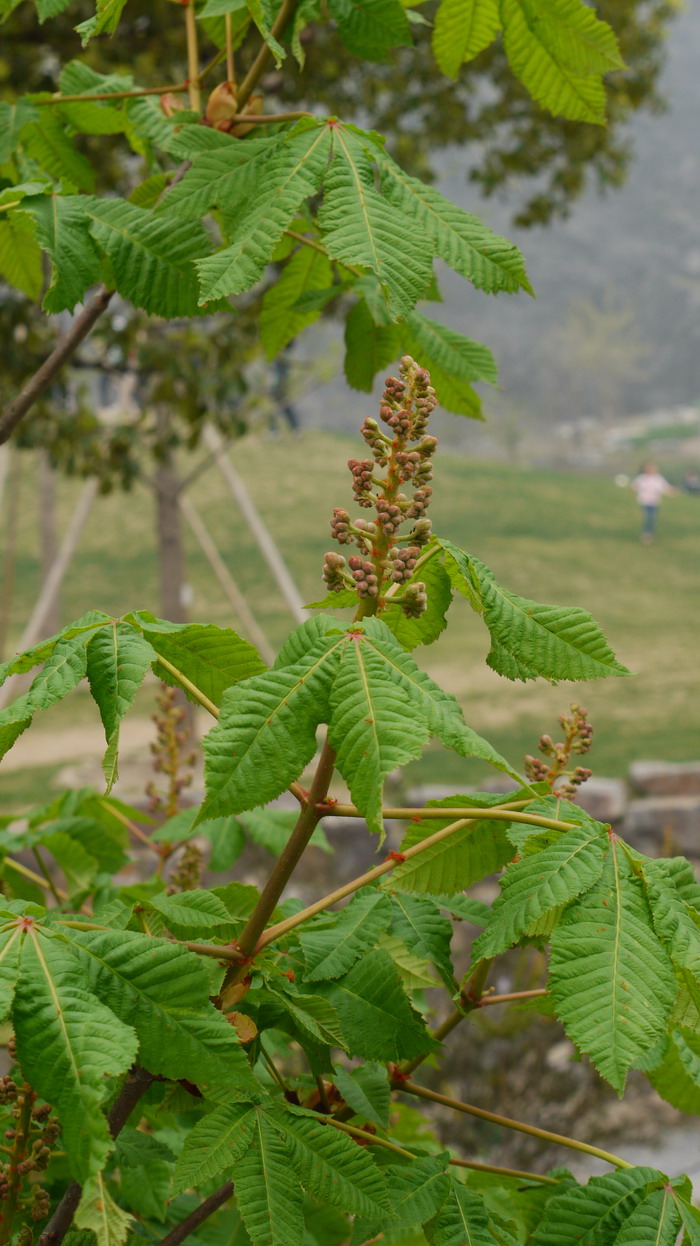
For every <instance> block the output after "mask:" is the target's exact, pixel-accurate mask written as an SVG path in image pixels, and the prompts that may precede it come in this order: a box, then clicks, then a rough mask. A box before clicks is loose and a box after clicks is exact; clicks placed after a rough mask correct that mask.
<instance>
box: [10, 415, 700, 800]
mask: <svg viewBox="0 0 700 1246" xmlns="http://www.w3.org/2000/svg"><path fill="white" fill-rule="evenodd" d="M357 451H358V447H357V445H356V443H355V442H354V441H352V440H350V439H345V438H341V437H337V436H333V435H331V434H327V433H315V432H306V433H305V434H304V435H303V436H302V437H299V438H292V437H288V436H283V437H280V438H279V439H276V440H263V439H255V438H252V437H251V438H247V439H246V440H245V441H244V442H241V443H240V445H239V446H238V447H237V450H236V461H237V463H238V466H239V468H240V470H241V471H242V473H243V474H244V476H245V479H246V480H247V482H248V485H249V487H250V489H251V492H252V494H253V496H254V498H255V500H256V502H257V503H258V505H259V507H260V510H261V512H262V514H263V516H264V518H265V519H266V521H267V523H268V524H269V526H270V528H271V530H272V531H273V533H274V534H275V536H276V538H277V540H278V542H279V545H280V548H281V550H282V553H283V555H284V557H285V558H286V559H287V561H288V564H289V566H290V568H291V570H292V572H293V574H294V575H295V577H296V578H297V581H298V583H299V585H300V588H301V591H302V593H303V594H304V595H305V599H307V600H313V599H314V598H316V597H318V596H319V595H320V594H321V592H322V584H321V581H320V568H321V561H322V556H323V552H324V550H325V549H328V548H331V544H330V540H329V536H328V518H329V515H330V512H331V509H332V507H333V506H334V505H342V506H348V507H350V504H351V492H350V477H349V473H348V472H347V469H346V467H345V460H346V458H347V456H348V454H349V453H353V454H354V453H357ZM186 466H187V467H189V466H191V464H188V465H186ZM24 475H25V491H24V500H23V506H22V522H21V536H20V546H21V548H20V558H19V562H18V567H17V586H18V587H17V597H16V600H15V603H14V612H13V640H14V641H16V639H17V637H18V635H19V631H20V629H21V626H22V623H23V621H24V620H25V619H26V617H27V615H28V613H29V610H30V608H31V605H32V602H33V600H34V596H35V593H36V590H37V586H38V567H37V556H36V532H37V513H36V497H35V487H34V478H33V475H32V467H31V464H30V460H26V461H25V467H24ZM435 486H436V488H435V503H434V508H433V521H434V526H435V528H436V530H438V531H439V532H441V533H443V534H445V535H447V536H449V537H450V538H451V539H452V540H453V541H455V542H456V543H457V544H459V545H461V546H463V547H464V548H465V549H468V550H470V551H472V552H474V553H476V554H478V556H479V557H480V558H481V559H483V561H485V562H486V563H487V564H488V565H489V566H491V567H492V568H493V570H494V572H495V573H496V575H497V577H498V578H499V579H500V580H501V582H502V583H503V584H505V585H506V586H508V587H509V588H511V589H513V590H514V591H516V592H519V593H522V594H524V595H526V596H531V597H534V598H537V599H538V600H540V601H552V602H559V603H562V604H566V603H571V604H577V605H583V606H585V607H586V608H587V609H589V610H590V611H591V612H592V613H593V615H594V616H595V617H596V618H597V619H598V621H599V622H600V623H601V625H602V626H603V628H604V630H605V632H606V634H607V636H608V638H609V640H610V641H611V643H612V645H613V647H614V649H615V650H616V652H617V653H618V655H619V657H620V658H621V660H622V661H623V662H624V663H625V664H626V665H627V666H629V667H630V668H631V669H632V670H633V671H634V672H635V676H634V678H631V679H623V680H619V679H618V680H607V681H601V682H594V683H590V684H586V685H571V684H564V685H560V686H559V687H551V686H550V685H548V684H546V683H538V684H525V685H523V684H511V683H509V682H507V681H506V680H503V679H501V678H500V677H499V676H497V675H495V674H494V673H493V672H492V671H490V670H489V669H488V668H487V667H486V666H485V664H484V658H485V656H486V653H487V651H488V636H487V633H486V630H485V628H484V627H483V624H482V623H481V622H480V620H479V619H478V618H477V616H476V615H474V614H473V613H472V612H471V611H470V609H469V607H468V606H467V604H466V602H464V601H462V600H460V601H458V602H456V603H455V605H454V606H453V608H452V616H451V626H450V627H449V629H448V631H447V633H446V634H445V635H444V636H443V637H442V638H441V639H440V641H439V642H438V643H437V644H436V645H434V646H432V647H431V648H430V649H427V650H418V652H417V655H416V656H417V657H418V658H419V660H421V661H422V662H424V664H425V665H426V666H427V668H428V669H429V671H430V672H431V674H432V675H433V676H434V677H435V678H436V679H438V680H439V681H440V682H441V683H442V684H443V685H444V686H445V687H446V688H448V689H450V690H451V691H452V692H454V693H455V695H457V696H458V698H459V699H460V701H461V703H462V704H463V706H464V709H465V713H466V716H467V720H468V722H469V723H470V724H471V725H472V726H473V727H475V728H476V729H477V730H478V731H480V732H482V733H483V734H485V735H487V736H488V737H489V739H491V740H492V741H493V743H494V744H495V745H496V746H497V747H498V748H499V749H501V750H502V751H504V752H506V753H507V754H508V755H509V756H510V757H511V759H512V760H513V761H515V762H519V761H520V758H521V756H522V754H523V753H524V752H529V751H532V750H533V749H534V747H535V745H536V741H537V739H538V737H539V735H540V733H541V732H542V731H544V730H548V731H553V728H554V725H555V719H556V715H557V714H558V713H559V712H560V710H561V709H563V708H565V707H566V706H567V705H568V703H569V702H570V701H571V700H572V699H574V698H575V699H578V700H581V701H583V702H584V703H585V704H586V705H588V707H589V710H590V714H591V717H592V720H593V722H594V725H595V751H594V753H593V756H592V764H593V765H594V767H595V769H596V771H597V772H598V773H600V774H607V775H614V774H622V773H624V771H625V769H626V767H627V765H628V764H629V762H630V761H631V760H632V759H634V758H638V757H657V758H666V759H679V760H680V759H684V758H689V757H697V756H699V755H700V698H699V697H698V672H697V616H698V606H699V604H700V594H699V593H698V571H697V568H698V565H699V556H700V498H693V497H686V496H681V497H677V498H673V499H670V500H668V501H667V502H666V504H665V506H664V510H663V514H662V520H661V525H660V536H659V539H658V542H657V544H656V545H653V546H651V547H644V546H642V545H641V544H640V543H639V540H638V517H637V508H636V504H635V502H634V499H633V497H632V495H631V494H630V493H629V492H627V491H624V490H621V489H618V488H616V487H615V485H614V484H613V483H612V481H610V480H608V479H606V478H599V477H595V476H578V475H572V474H565V473H555V472H543V471H534V470H533V471H528V470H523V469H519V468H515V467H504V466H502V465H494V464H488V463H474V462H471V461H469V460H468V459H467V458H462V457H459V456H457V455H455V454H454V453H453V452H450V453H449V454H448V453H447V452H445V453H444V454H443V455H442V456H440V455H439V453H438V458H437V460H436V480H435ZM79 488H80V486H79V485H76V484H73V483H65V482H64V483H62V484H61V486H60V509H61V523H62V525H65V522H66V520H67V517H68V514H69V512H70V509H71V506H72V504H73V501H74V499H75V497H76V494H77V491H78V489H79ZM192 497H193V500H194V501H195V502H196V504H197V506H198V507H199V509H200V511H201V513H202V514H203V516H204V517H205V518H206V521H207V523H208V525H209V527H210V529H211V531H212V533H213V534H214V536H215V537H216V540H217V542H218V544H219V548H220V550H221V553H222V555H223V556H224V558H225V559H226V561H227V563H228V565H229V567H230V569H231V571H232V572H233V574H234V575H235V576H236V578H237V579H238V581H239V583H240V585H241V587H242V589H243V590H244V592H245V593H246V595H247V596H248V598H249V600H250V603H251V605H252V607H253V609H254V611H255V612H256V614H257V615H258V617H259V620H260V622H261V623H262V625H263V627H264V628H265V630H266V631H267V632H268V634H269V636H270V638H271V640H272V641H273V642H274V643H275V644H278V643H279V642H280V641H281V640H282V638H283V636H284V634H285V631H286V629H287V627H288V625H289V620H288V617H287V615H286V612H285V607H284V604H283V602H282V601H281V599H280V597H279V594H278V593H277V592H276V590H275V586H274V584H273V582H272V580H271V578H270V576H269V573H268V571H267V568H266V567H265V565H264V564H263V563H262V561H261V558H260V556H259V554H258V552H257V550H256V548H255V547H254V545H253V543H252V540H251V538H250V536H249V534H248V531H247V529H246V528H245V526H244V525H243V524H242V522H241V521H240V519H239V516H238V514H237V512H236V509H235V506H234V504H233V502H232V500H231V499H230V496H229V494H228V493H227V492H226V489H225V486H224V484H223V482H222V481H221V478H220V476H219V474H218V471H217V470H216V469H212V470H211V471H209V472H208V473H207V474H206V475H205V476H204V477H202V478H201V479H200V480H199V481H198V482H197V485H196V487H195V489H194V492H193V494H192ZM188 546H189V552H190V579H191V586H192V593H193V602H192V607H191V614H192V617H193V618H194V619H199V620H202V621H210V622H214V623H218V624H221V625H223V624H230V623H232V622H233V624H234V626H235V621H233V620H232V619H231V617H230V611H229V607H228V604H227V602H226V600H225V599H224V597H223V594H222V593H221V590H220V588H219V586H218V584H217V582H216V581H215V580H214V578H213V576H212V574H211V572H210V570H209V566H208V564H207V563H206V562H205V561H204V559H203V558H202V556H201V554H200V553H199V550H198V547H197V546H196V545H195V543H194V541H193V540H189V538H188ZM157 601H158V585H157V567H156V563H155V558H154V551H153V536H152V503H151V499H150V496H149V494H148V492H147V491H146V490H143V489H139V490H136V491H134V492H133V494H131V495H129V496H128V497H124V496H123V495H118V494H117V495H114V496H110V497H106V498H100V499H98V501H97V503H96V505H95V509H94V511H93V514H92V517H91V520H90V522H89V524H88V526H87V529H86V531H85V533H84V535H83V539H82V542H81V546H80V550H79V554H78V556H77V558H76V560H75V562H74V565H73V567H72V568H71V571H70V573H69V575H68V577H67V579H66V583H65V587H64V592H63V614H64V617H65V620H66V621H67V620H68V618H69V617H77V616H78V615H79V614H81V613H82V612H83V611H84V610H86V609H88V608H89V607H91V606H97V607H100V608H101V609H105V610H109V611H114V612H123V611H125V610H127V609H129V608H133V607H143V606H148V607H149V608H153V609H155V610H156V611H157ZM148 700H149V697H148V696H144V699H143V700H142V702H141V704H140V707H139V709H140V712H147V710H148V705H147V701H148ZM88 722H94V726H95V730H96V731H98V730H99V725H98V723H97V719H96V715H95V716H94V717H93V716H92V715H91V714H89V713H88V710H87V705H86V698H85V697H84V696H83V695H81V694H80V693H77V694H74V696H73V697H72V698H71V699H70V700H69V702H68V703H67V704H66V705H65V707H63V708H61V709H58V710H54V711H49V712H48V713H47V714H46V715H44V716H42V718H41V720H37V721H36V725H35V728H34V731H35V732H37V733H38V732H39V731H41V735H39V734H37V735H36V755H35V759H34V760H35V764H36V765H37V766H38V767H44V768H45V757H42V740H44V739H46V736H45V734H44V733H45V732H52V733H53V732H56V731H60V730H61V729H62V728H64V727H66V726H69V725H70V726H73V725H75V724H78V723H80V724H86V725H87V723H88ZM25 739H26V740H27V742H29V740H30V737H29V736H27V737H25ZM418 772H420V774H421V777H424V778H426V779H427V778H430V780H432V781H435V782H443V781H450V782H454V783H456V784H459V783H460V782H467V781H469V780H471V779H473V778H474V777H475V774H474V772H473V771H472V770H471V769H470V767H466V768H465V764H464V763H463V762H460V761H459V759H457V758H451V757H449V756H447V755H445V754H444V753H442V752H439V751H437V750H436V751H435V752H431V753H429V754H428V755H427V756H426V758H425V759H424V760H423V761H422V762H421V763H417V764H416V766H415V767H414V768H413V773H414V775H416V776H417V774H418ZM18 778H19V776H17V775H9V774H8V776H7V778H6V779H5V780H4V781H3V778H2V777H1V776H0V792H2V791H3V788H4V795H5V800H8V799H12V801H13V803H14V801H15V799H17V798H19V797H20V796H22V795H23V794H24V788H23V786H22V784H21V782H18ZM10 779H11V780H12V781H11V782H9V780H10ZM10 789H11V790H10Z"/></svg>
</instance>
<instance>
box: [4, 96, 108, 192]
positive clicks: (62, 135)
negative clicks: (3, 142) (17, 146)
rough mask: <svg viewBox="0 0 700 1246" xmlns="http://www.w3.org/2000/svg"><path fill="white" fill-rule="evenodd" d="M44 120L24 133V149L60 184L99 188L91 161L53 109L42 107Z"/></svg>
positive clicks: (29, 126) (91, 188)
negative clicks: (75, 144)
mask: <svg viewBox="0 0 700 1246" xmlns="http://www.w3.org/2000/svg"><path fill="white" fill-rule="evenodd" d="M41 112H42V114H43V116H42V117H41V120H40V121H34V122H31V123H30V124H29V125H26V126H25V127H24V129H23V130H22V136H21V137H22V146H23V148H24V150H25V152H26V154H27V155H28V156H29V157H30V158H31V159H32V160H35V161H36V163H37V164H38V165H39V167H40V168H41V169H43V170H44V171H45V172H46V173H50V174H51V177H53V178H55V179H56V180H57V181H65V182H68V183H70V185H71V186H74V187H75V186H77V188H78V190H86V191H92V190H94V188H95V170H94V169H93V167H92V165H91V164H90V161H89V160H87V159H86V157H85V156H83V155H82V154H81V153H80V152H79V151H77V150H76V148H75V147H74V145H73V143H72V141H71V139H70V138H69V137H68V134H67V133H66V130H65V129H64V127H63V125H62V124H61V121H60V120H59V118H58V117H56V116H54V115H53V114H52V112H51V109H50V108H42V109H41Z"/></svg>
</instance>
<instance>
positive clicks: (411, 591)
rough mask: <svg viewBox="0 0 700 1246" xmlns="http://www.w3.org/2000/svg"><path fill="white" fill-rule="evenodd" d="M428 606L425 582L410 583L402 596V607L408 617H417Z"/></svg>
mask: <svg viewBox="0 0 700 1246" xmlns="http://www.w3.org/2000/svg"><path fill="white" fill-rule="evenodd" d="M427 608H428V594H427V593H426V591H425V584H422V583H418V584H408V585H407V586H406V589H405V591H404V595H403V597H402V598H401V609H402V610H403V612H404V614H405V615H406V618H407V619H417V618H419V616H420V615H421V614H423V613H424V612H425V611H426V610H427Z"/></svg>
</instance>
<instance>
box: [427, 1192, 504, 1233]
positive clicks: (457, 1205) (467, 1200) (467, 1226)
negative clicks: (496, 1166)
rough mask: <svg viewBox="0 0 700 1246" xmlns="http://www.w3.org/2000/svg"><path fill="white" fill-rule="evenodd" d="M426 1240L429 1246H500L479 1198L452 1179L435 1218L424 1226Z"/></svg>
mask: <svg viewBox="0 0 700 1246" xmlns="http://www.w3.org/2000/svg"><path fill="white" fill-rule="evenodd" d="M425 1236H426V1237H427V1239H428V1241H429V1242H430V1246H499V1240H498V1238H495V1237H494V1235H493V1233H492V1232H491V1229H490V1228H489V1216H488V1212H487V1211H486V1208H485V1206H484V1204H483V1202H482V1200H481V1199H480V1198H479V1196H478V1194H474V1193H473V1192H472V1191H471V1190H468V1189H467V1187H466V1186H465V1185H462V1183H461V1181H455V1180H454V1179H452V1180H451V1181H450V1192H449V1195H448V1197H447V1199H446V1200H445V1202H444V1203H443V1205H442V1207H441V1208H440V1210H439V1211H438V1213H437V1215H436V1216H434V1218H433V1219H432V1220H430V1221H429V1222H428V1223H427V1224H426V1225H425Z"/></svg>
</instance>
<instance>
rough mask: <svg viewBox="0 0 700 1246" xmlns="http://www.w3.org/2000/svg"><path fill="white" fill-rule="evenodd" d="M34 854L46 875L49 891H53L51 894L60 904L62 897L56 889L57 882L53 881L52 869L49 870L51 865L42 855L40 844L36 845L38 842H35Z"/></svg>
mask: <svg viewBox="0 0 700 1246" xmlns="http://www.w3.org/2000/svg"><path fill="white" fill-rule="evenodd" d="M32 856H33V857H34V860H35V861H36V863H37V865H38V866H39V869H40V870H41V872H42V874H43V875H44V878H45V879H46V885H47V887H48V889H49V891H50V892H51V895H52V896H53V898H54V900H55V901H56V903H57V904H60V903H61V897H60V896H59V894H58V892H57V890H56V884H55V882H54V881H53V878H52V877H51V871H50V870H49V867H48V865H47V864H46V862H45V860H44V858H43V857H42V855H41V853H40V851H39V847H38V845H36V844H35V846H34V847H33V848H32Z"/></svg>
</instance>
